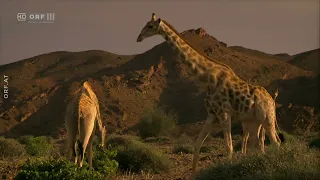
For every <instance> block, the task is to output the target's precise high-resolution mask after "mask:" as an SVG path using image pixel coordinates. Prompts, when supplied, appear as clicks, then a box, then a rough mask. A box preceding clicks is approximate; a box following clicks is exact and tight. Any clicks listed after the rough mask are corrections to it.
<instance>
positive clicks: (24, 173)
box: [15, 147, 118, 180]
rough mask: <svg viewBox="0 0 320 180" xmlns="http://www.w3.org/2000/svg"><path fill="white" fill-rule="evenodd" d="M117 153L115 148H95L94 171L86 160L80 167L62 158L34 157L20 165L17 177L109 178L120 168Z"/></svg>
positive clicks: (75, 179)
mask: <svg viewBox="0 0 320 180" xmlns="http://www.w3.org/2000/svg"><path fill="white" fill-rule="evenodd" d="M116 154H117V152H116V151H115V150H108V149H104V148H98V147H97V148H95V151H94V152H93V160H92V167H93V169H94V170H93V171H90V170H88V164H87V163H86V162H84V163H83V168H78V167H77V165H76V164H74V163H73V162H70V161H67V160H65V159H62V158H58V159H54V158H47V159H46V158H45V159H39V158H32V159H29V160H28V161H27V162H26V163H24V164H23V165H22V166H21V167H20V169H19V172H18V174H17V175H16V177H15V179H17V180H19V179H39V180H40V179H57V180H60V179H66V180H67V179H74V180H78V179H79V180H86V179H88V180H89V179H98V180H99V179H109V178H110V177H111V176H113V175H115V174H116V172H117V169H118V163H117V162H116V161H115V160H112V158H114V157H115V156H116Z"/></svg>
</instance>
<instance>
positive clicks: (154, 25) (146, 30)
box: [137, 13, 161, 42]
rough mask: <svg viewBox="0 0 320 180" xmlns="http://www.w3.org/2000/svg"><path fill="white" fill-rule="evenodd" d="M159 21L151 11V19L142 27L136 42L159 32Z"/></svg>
mask: <svg viewBox="0 0 320 180" xmlns="http://www.w3.org/2000/svg"><path fill="white" fill-rule="evenodd" d="M160 22H161V19H160V18H158V19H157V17H156V15H155V14H154V13H152V17H151V20H150V21H149V22H147V24H146V25H145V26H144V27H143V28H142V30H141V33H140V34H139V36H138V38H137V42H141V41H143V40H144V39H146V38H148V37H151V36H154V35H157V34H159V25H160Z"/></svg>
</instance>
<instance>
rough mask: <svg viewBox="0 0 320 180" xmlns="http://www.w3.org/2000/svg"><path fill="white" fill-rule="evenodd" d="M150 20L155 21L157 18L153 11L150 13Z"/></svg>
mask: <svg viewBox="0 0 320 180" xmlns="http://www.w3.org/2000/svg"><path fill="white" fill-rule="evenodd" d="M151 20H152V21H156V20H157V17H156V14H155V13H152V17H151Z"/></svg>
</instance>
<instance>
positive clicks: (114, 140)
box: [106, 135, 170, 173]
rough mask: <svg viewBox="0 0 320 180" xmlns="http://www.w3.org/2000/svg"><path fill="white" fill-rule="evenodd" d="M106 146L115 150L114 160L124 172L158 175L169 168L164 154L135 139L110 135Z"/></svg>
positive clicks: (168, 162)
mask: <svg viewBox="0 0 320 180" xmlns="http://www.w3.org/2000/svg"><path fill="white" fill-rule="evenodd" d="M106 144H109V145H110V147H113V148H115V149H116V150H117V155H116V157H115V160H116V161H117V162H118V163H119V168H120V169H122V170H124V171H128V170H129V171H132V172H141V171H145V172H152V173H159V172H161V171H166V170H168V169H169V167H170V161H169V159H168V158H167V157H166V156H165V154H163V153H162V152H161V151H160V150H158V149H157V148H155V147H153V146H151V145H149V144H144V143H142V142H140V141H139V140H138V139H137V138H135V137H132V136H119V135H112V136H110V137H109V138H108V140H107V143H106Z"/></svg>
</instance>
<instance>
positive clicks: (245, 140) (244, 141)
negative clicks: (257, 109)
mask: <svg viewBox="0 0 320 180" xmlns="http://www.w3.org/2000/svg"><path fill="white" fill-rule="evenodd" d="M242 130H243V133H242V147H241V152H242V153H243V154H246V153H247V144H248V139H249V129H248V126H247V123H246V122H245V121H242Z"/></svg>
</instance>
